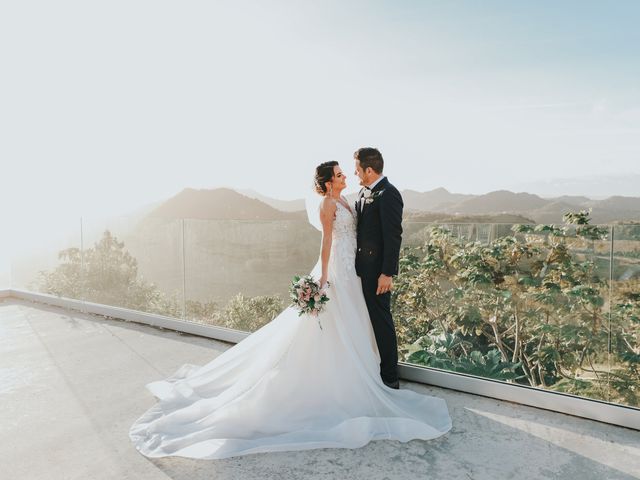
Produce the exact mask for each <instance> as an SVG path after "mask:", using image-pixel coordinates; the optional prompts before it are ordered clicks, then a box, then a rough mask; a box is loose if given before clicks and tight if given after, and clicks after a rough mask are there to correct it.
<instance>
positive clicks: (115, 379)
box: [0, 299, 640, 480]
mask: <svg viewBox="0 0 640 480" xmlns="http://www.w3.org/2000/svg"><path fill="white" fill-rule="evenodd" d="M229 347H230V345H229V344H226V343H223V342H218V341H214V340H209V339H205V338H201V337H195V336H191V335H185V334H180V333H176V332H171V331H165V330H159V329H155V328H152V327H148V326H145V325H138V324H133V323H128V322H123V321H117V320H108V319H105V318H102V317H98V316H93V315H85V314H81V313H76V312H71V311H68V310H64V309H61V308H57V307H48V306H43V305H38V304H32V303H29V302H25V301H21V300H16V299H4V301H2V300H1V299H0V445H1V448H0V478H2V479H12V480H14V479H16V480H17V479H47V480H49V479H50V480H55V479H83V480H88V479H140V480H142V479H175V480H197V479H204V478H207V479H224V480H230V479H241V480H249V479H269V478H273V479H298V478H303V479H333V478H336V479H343V478H349V479H360V478H362V479H367V480H377V479H412V480H413V479H417V478H420V479H477V480H480V479H492V480H496V479H510V478H513V479H548V478H559V479H560V478H561V479H574V478H579V479H581V480H587V479H598V480H602V479H631V478H640V432H637V431H634V430H629V429H625V428H620V427H615V426H612V425H606V424H602V423H598V422H595V421H590V420H585V419H581V418H577V417H572V416H569V415H563V414H560V413H555V412H549V411H545V410H540V409H536V408H531V407H525V406H521V405H517V404H513V403H509V402H503V401H498V400H493V399H490V398H485V397H479V396H475V395H469V394H465V393H460V392H455V391H450V390H445V389H441V388H432V387H429V386H425V385H421V384H416V383H409V382H403V381H401V388H410V389H412V390H415V391H419V392H424V393H428V394H431V395H437V396H440V397H443V398H444V399H445V400H446V401H447V403H448V405H449V410H450V412H451V416H452V419H453V429H452V430H451V431H450V432H449V433H448V434H447V435H445V436H443V437H440V438H438V439H435V440H431V441H422V440H412V441H410V442H407V443H401V442H397V441H388V440H378V441H373V442H370V443H369V444H368V445H366V446H364V447H362V448H358V449H353V450H350V449H321V450H307V451H300V452H281V453H269V454H253V455H246V456H242V457H236V458H230V459H225V460H191V459H184V458H178V457H173V458H171V457H170V458H164V459H154V460H150V459H147V458H146V457H144V456H142V455H140V454H139V453H137V451H136V450H135V449H134V448H133V446H132V445H131V443H130V442H129V438H128V430H129V426H130V425H131V423H132V422H133V421H134V420H135V419H136V418H137V417H138V416H140V415H141V414H142V413H143V412H144V411H145V410H146V409H147V408H149V407H150V406H151V405H152V404H153V403H154V398H153V397H152V396H151V395H150V394H149V393H148V392H147V390H146V389H145V388H144V385H145V384H146V383H148V382H150V381H153V380H157V379H160V378H163V377H165V376H168V375H170V374H172V373H173V372H174V371H175V370H176V369H177V368H178V367H179V366H181V365H182V364H184V363H193V364H199V365H202V364H205V363H207V362H208V361H209V360H210V359H211V358H213V357H214V356H216V355H218V354H219V353H220V352H222V351H224V350H225V349H227V348H229Z"/></svg>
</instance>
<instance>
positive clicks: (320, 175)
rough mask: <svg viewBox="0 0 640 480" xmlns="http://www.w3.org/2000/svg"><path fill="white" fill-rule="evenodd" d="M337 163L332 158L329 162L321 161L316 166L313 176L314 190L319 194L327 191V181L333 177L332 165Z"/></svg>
mask: <svg viewBox="0 0 640 480" xmlns="http://www.w3.org/2000/svg"><path fill="white" fill-rule="evenodd" d="M336 165H338V162H336V161H335V160H332V161H330V162H324V163H321V164H320V165H318V166H317V167H316V175H315V177H314V178H313V182H314V185H315V189H316V192H318V193H319V194H320V195H325V194H326V193H327V185H326V183H327V182H330V181H331V179H332V178H333V167H335V166H336Z"/></svg>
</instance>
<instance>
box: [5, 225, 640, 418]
mask: <svg viewBox="0 0 640 480" xmlns="http://www.w3.org/2000/svg"><path fill="white" fill-rule="evenodd" d="M580 222H581V219H580V218H575V219H574V223H568V224H565V225H515V224H478V223H476V224H433V223H420V222H411V221H406V222H405V223H404V235H403V249H402V255H401V260H400V274H399V275H398V277H397V278H396V280H395V289H394V291H393V294H392V307H393V313H394V320H395V323H396V329H397V334H398V344H399V354H400V360H401V361H403V362H406V363H409V364H413V365H417V366H422V367H428V368H436V369H443V370H447V371H453V372H460V373H465V374H469V375H475V376H479V377H483V378H490V379H493V380H498V381H503V382H507V383H516V384H519V385H524V386H531V387H536V388H542V389H547V390H553V391H556V392H564V393H570V394H573V395H579V396H583V397H587V398H592V399H598V400H602V401H606V402H612V403H616V404H623V405H628V406H633V407H640V225H597V226H593V225H589V224H580ZM69 228H70V229H69V231H70V232H72V233H71V234H69V235H67V236H66V237H64V238H63V239H62V241H57V242H55V244H54V246H55V249H51V248H49V249H47V248H46V247H47V246H49V245H51V242H50V241H49V239H47V236H46V233H45V232H43V234H42V237H41V238H42V241H41V243H40V244H39V245H38V244H37V242H34V245H33V251H34V252H37V254H33V255H31V256H28V255H24V254H23V255H22V256H21V257H20V258H16V259H14V261H13V264H12V272H11V279H12V286H13V287H14V288H19V289H27V290H31V291H36V292H42V293H50V294H54V295H59V296H63V297H70V298H75V299H80V300H84V301H87V302H95V303H102V304H107V305H113V306H119V307H125V308H130V309H133V310H139V311H143V312H149V313H157V314H162V315H167V316H170V317H173V318H176V319H179V320H181V321H185V322H197V323H203V324H210V325H218V326H224V327H228V328H234V329H238V330H243V331H247V332H252V331H255V330H256V329H258V328H260V327H261V326H262V325H264V324H266V323H267V322H269V321H270V320H271V319H273V318H274V317H275V316H276V315H277V314H278V313H279V312H281V311H282V310H283V309H284V308H285V307H286V306H287V305H288V304H289V300H288V293H287V292H288V287H289V283H290V281H291V278H292V277H293V276H294V275H297V274H304V273H307V272H308V271H309V270H310V269H311V268H312V267H313V265H314V264H315V262H316V260H317V258H318V254H319V250H320V233H319V232H318V231H316V230H315V229H314V228H313V227H311V226H310V225H309V224H308V223H307V222H306V221H305V220H303V219H300V220H287V221H235V220H224V221H223V220H220V221H217V220H192V219H184V220H183V219H171V220H164V219H159V218H150V217H149V218H146V219H143V220H139V219H132V218H128V217H120V218H116V219H112V220H109V221H94V220H91V219H86V218H84V219H82V220H81V221H78V220H76V221H75V222H73V224H71V223H70V224H69ZM58 240H60V239H58Z"/></svg>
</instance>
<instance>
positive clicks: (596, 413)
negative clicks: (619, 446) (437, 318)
mask: <svg viewBox="0 0 640 480" xmlns="http://www.w3.org/2000/svg"><path fill="white" fill-rule="evenodd" d="M2 297H15V298H19V299H22V300H28V301H32V302H37V303H44V304H47V305H55V306H58V307H62V308H66V309H69V310H76V311H80V312H83V313H92V314H96V315H102V316H106V317H112V318H117V319H122V320H127V321H131V322H136V323H142V324H146V325H151V326H154V327H160V328H165V329H168V330H175V331H178V332H184V333H190V334H193V335H198V336H202V337H207V338H212V339H216V340H222V341H225V342H230V343H238V342H239V341H241V340H242V339H244V338H246V337H247V336H248V335H249V333H247V332H241V331H239V330H232V329H229V328H224V327H217V326H212V325H202V324H198V323H194V322H189V321H183V320H178V319H175V318H172V317H167V316H163V315H158V314H151V313H144V312H137V311H134V310H129V309H126V308H121V307H113V306H109V305H102V304H98V303H91V302H85V301H83V300H73V299H68V298H62V297H57V296H55V295H48V294H43V293H34V292H28V291H24V290H0V298H2ZM399 372H400V378H401V379H403V380H409V381H412V382H417V383H422V384H427V385H434V386H438V387H443V388H448V389H451V390H457V391H460V392H466V393H471V394H475V395H481V396H484V397H490V398H496V399H500V400H507V401H510V402H514V403H518V404H522V405H529V406H532V407H537V408H542V409H545V410H551V411H555V412H561V413H566V414H569V415H574V416H577V417H582V418H588V419H591V420H596V421H599V422H604V423H610V424H613V425H618V426H622V427H627V428H632V429H635V430H640V409H638V408H634V407H626V406H623V405H616V404H613V403H607V402H603V401H600V400H591V399H588V398H584V397H579V396H576V395H570V394H566V393H560V392H553V391H548V390H543V389H539V388H534V387H528V386H524V385H518V384H512V383H506V382H501V381H498V380H492V379H485V378H480V377H475V376H472V375H466V374H462V373H455V372H448V371H445V370H438V369H434V368H430V367H420V366H416V365H412V364H408V363H403V362H400V363H399Z"/></svg>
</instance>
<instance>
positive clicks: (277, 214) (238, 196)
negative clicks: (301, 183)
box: [147, 188, 640, 224]
mask: <svg viewBox="0 0 640 480" xmlns="http://www.w3.org/2000/svg"><path fill="white" fill-rule="evenodd" d="M242 192H244V193H242ZM242 192H239V191H236V190H232V189H229V188H217V189H199V190H196V189H192V188H186V189H184V190H182V191H181V192H180V193H178V194H177V195H175V196H174V197H172V198H170V199H168V200H166V201H164V202H162V203H160V204H156V205H155V207H154V208H153V209H151V210H150V211H148V213H147V216H149V217H161V218H194V219H204V220H262V221H265V220H303V219H305V218H306V213H305V211H304V200H302V199H299V200H289V201H283V200H279V199H274V198H270V197H267V196H265V195H262V194H259V193H258V192H255V191H248V190H244V191H242ZM402 196H403V199H404V204H405V217H406V218H411V219H414V220H420V221H442V222H456V221H457V222H474V221H475V222H483V223H484V222H488V223H490V222H497V223H512V222H517V223H523V222H529V223H562V216H563V214H565V213H567V212H571V211H579V210H588V209H591V218H592V223H600V224H602V223H614V222H640V197H624V196H612V197H609V198H605V199H602V200H594V199H591V198H588V197H585V196H577V195H575V196H572V195H564V196H559V197H555V198H543V197H541V196H539V195H534V194H531V193H526V192H517V193H516V192H511V191H508V190H497V191H494V192H489V193H486V194H483V195H471V194H460V193H451V192H449V191H448V190H446V189H445V188H438V189H435V190H431V191H428V192H417V191H415V190H404V191H402ZM347 197H348V199H349V200H350V201H351V202H353V201H354V200H355V194H351V195H348V196H347Z"/></svg>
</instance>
